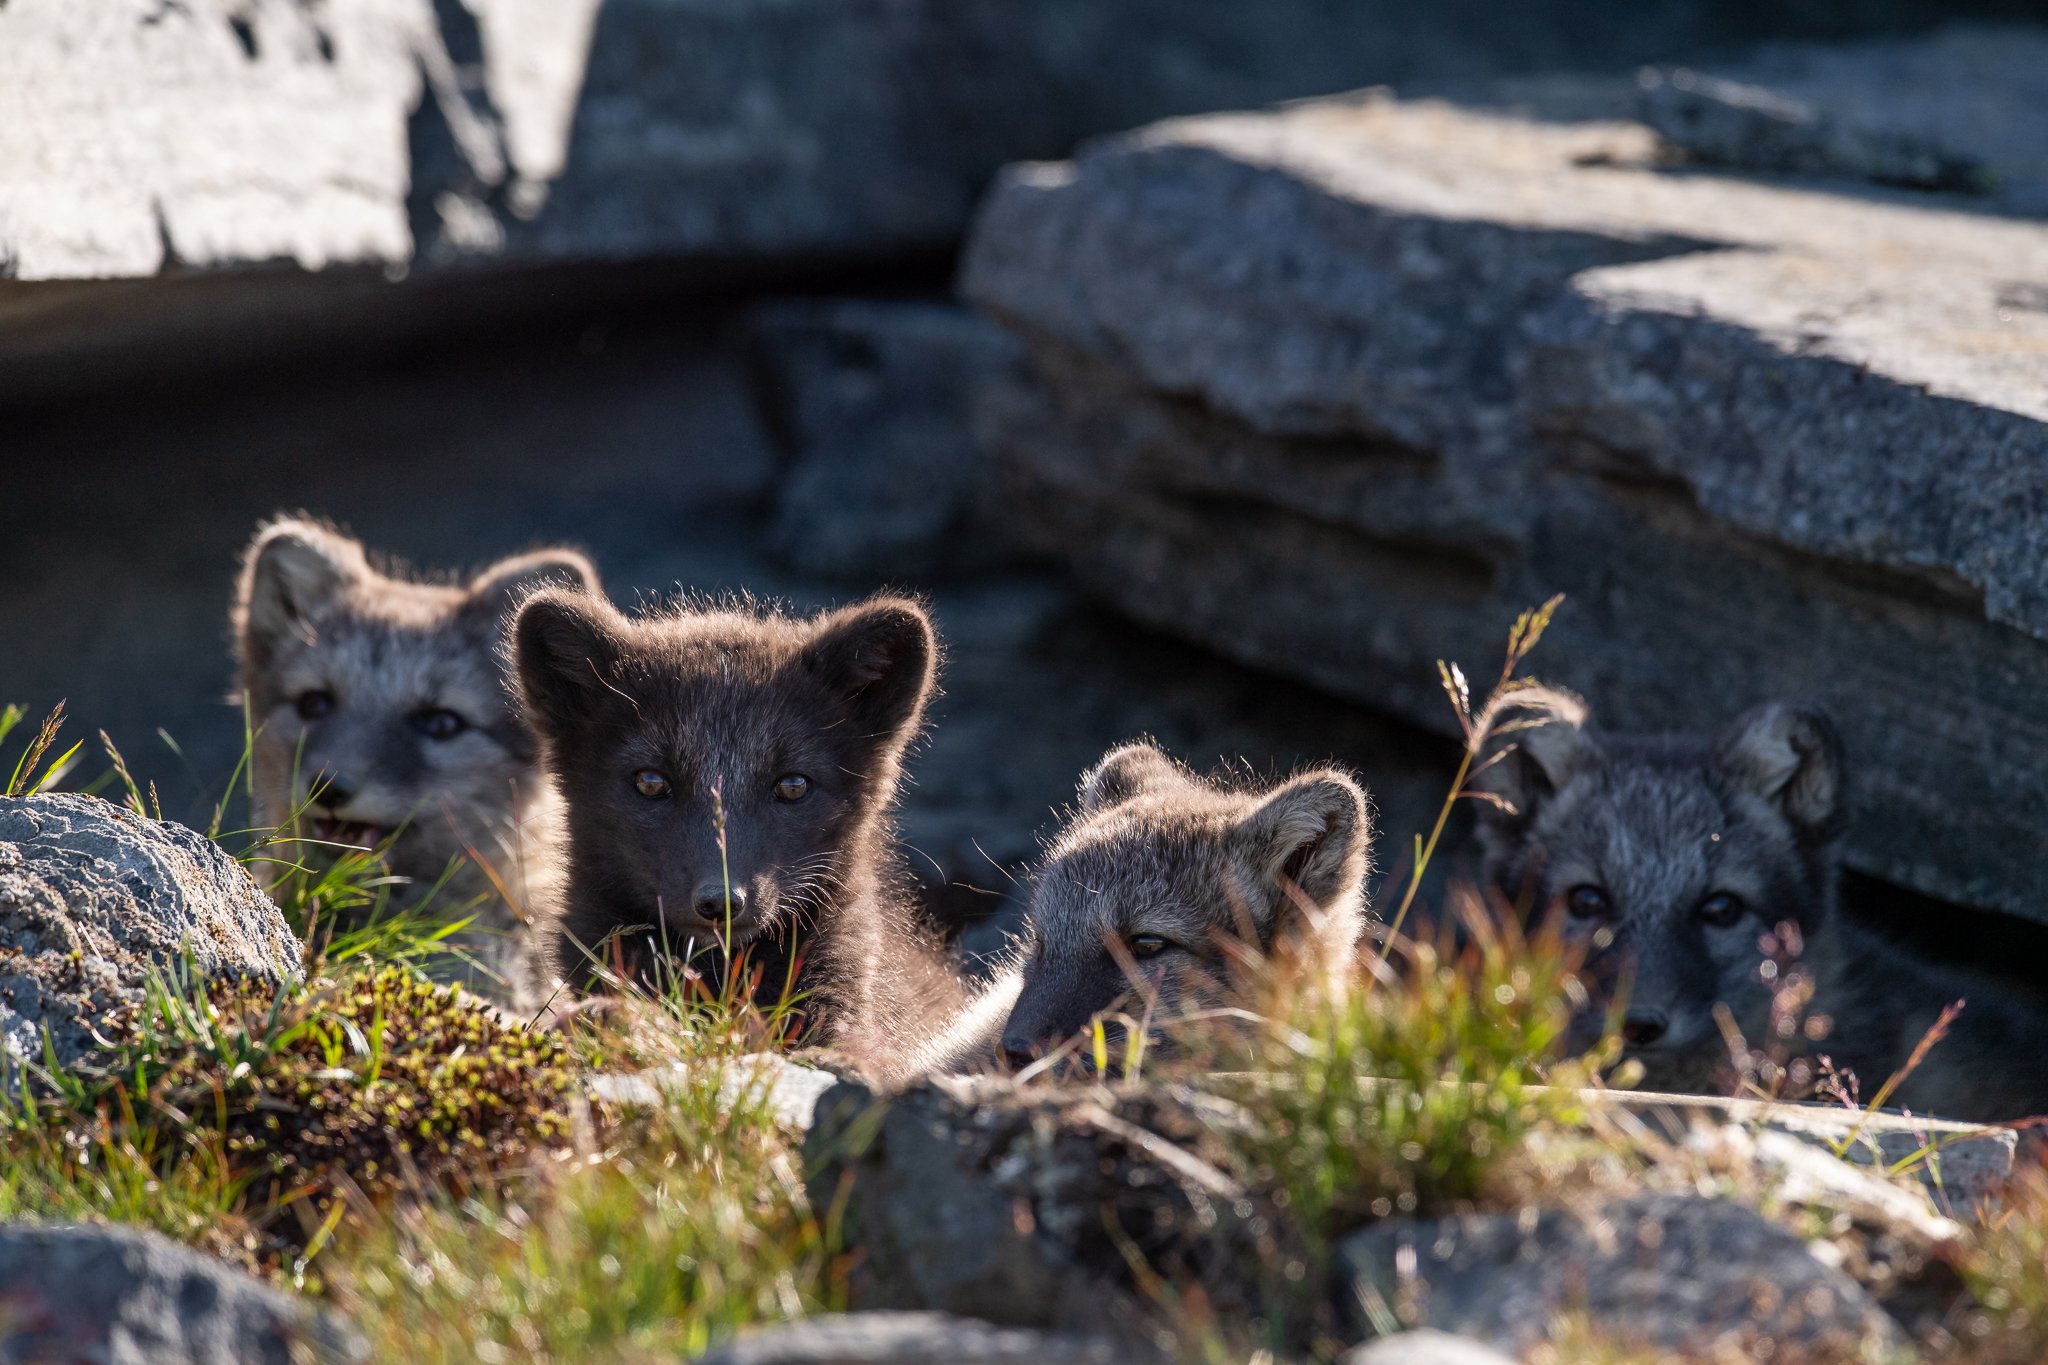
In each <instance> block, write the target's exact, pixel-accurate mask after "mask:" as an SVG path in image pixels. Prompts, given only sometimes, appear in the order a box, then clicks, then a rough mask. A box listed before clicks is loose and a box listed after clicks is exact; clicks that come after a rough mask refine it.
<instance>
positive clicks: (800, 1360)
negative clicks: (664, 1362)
mask: <svg viewBox="0 0 2048 1365" xmlns="http://www.w3.org/2000/svg"><path fill="white" fill-rule="evenodd" d="M1129 1358H1130V1357H1129V1356H1128V1355H1126V1354H1124V1352H1123V1351H1122V1350H1121V1349H1120V1348H1119V1347H1117V1346H1116V1345H1114V1344H1112V1343H1110V1342H1107V1341H1103V1340H1099V1339H1091V1338H1088V1337H1080V1336H1069V1335H1063V1334H1059V1333H1052V1332H1034V1331H1030V1330H1028V1329H1025V1328H1020V1327H995V1326H991V1325H990V1324H988V1323H986V1322H978V1321H976V1320H975V1319H973V1318H956V1317H949V1316H947V1315H946V1314H944V1313H833V1314H827V1315H825V1316H823V1317H817V1318H809V1319H806V1320H805V1321H802V1322H792V1323H789V1324H787V1325H785V1326H781V1327H764V1328H761V1329H760V1330H758V1331H753V1332H747V1333H745V1334H743V1335H741V1336H740V1337H739V1338H737V1339H736V1340H734V1341H732V1342H729V1343H728V1344H726V1345H724V1346H721V1347H719V1348H718V1349H717V1350H715V1351H712V1352H710V1353H709V1354H708V1355H704V1356H700V1357H699V1358H698V1359H699V1361H700V1362H701V1365H954V1362H958V1363H959V1365H1041V1362H1042V1365H1118V1362H1121V1361H1124V1360H1128V1359H1129Z"/></svg>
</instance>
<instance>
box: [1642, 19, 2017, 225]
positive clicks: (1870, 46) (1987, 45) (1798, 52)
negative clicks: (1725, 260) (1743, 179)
mask: <svg viewBox="0 0 2048 1365" xmlns="http://www.w3.org/2000/svg"><path fill="white" fill-rule="evenodd" d="M1642 87H1643V94H1642V97H1641V100H1640V102H1639V104H1638V112H1639V113H1640V114H1641V116H1642V118H1643V121H1644V122H1645V123H1647V124H1649V125H1650V126H1651V127H1652V128H1654V129H1656V130H1657V132H1658V133H1659V134H1660V135H1662V136H1663V138H1664V139H1665V141H1666V143H1667V144H1668V145H1669V146H1670V148H1671V149H1672V150H1673V151H1675V152H1677V153H1678V154H1679V156H1680V158H1681V159H1682V160H1683V161H1687V162H1692V163H1696V164H1699V165H1704V166H1710V167H1718V168H1723V169H1729V170H1736V171H1766V172H1781V173H1793V174H1819V175H1835V176H1846V177H1851V178H1856V179H1863V180H1869V181H1872V182H1874V183H1877V184H1892V185H1903V186H1908V187H1915V188H1926V189H1946V190H1959V191H1965V192H1968V193H1970V194H1973V195H1977V196H1981V198H1982V206H1983V207H1986V208H1991V209H1996V210H1998V211H2001V212H2012V213H2024V214H2031V215H2033V216H2036V217H2040V216H2048V127H2044V126H2043V124H2042V121H2041V120H2040V119H2037V118H2024V117H2015V116H2014V110H2015V109H2016V108H2021V107H2028V106H2031V107H2034V108H2039V107H2040V106H2041V103H2042V102H2043V101H2044V100H2048V36H2044V34H2043V33H2042V32H2041V30H2039V29H2032V28H2023V27H2018V26H2013V27H2006V28H1992V27H1986V28H1974V27H1972V28H1953V29H1947V30H1943V31H1941V32H1938V33H1934V34H1929V35H1925V36H1917V37H1914V38H1910V39H1876V40H1870V41H1866V42H1861V43H1852V44H1841V45H1818V44H1775V45H1771V46H1767V47H1765V48H1762V49H1760V50H1758V51H1755V52H1752V53H1750V54H1748V55H1746V56H1744V57H1743V58H1741V59H1740V60H1739V61H1734V62H1727V63H1722V64H1717V65H1714V66H1711V67H1708V68H1705V69H1701V70H1685V69H1682V68H1681V69H1677V70H1661V71H1649V72H1645V73H1644V76H1643V80H1642Z"/></svg>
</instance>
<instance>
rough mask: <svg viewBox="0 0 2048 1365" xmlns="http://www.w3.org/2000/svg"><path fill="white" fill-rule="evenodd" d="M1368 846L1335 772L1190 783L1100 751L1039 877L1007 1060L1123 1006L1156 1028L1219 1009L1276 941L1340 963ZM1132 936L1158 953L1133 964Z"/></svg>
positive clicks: (1144, 755)
mask: <svg viewBox="0 0 2048 1365" xmlns="http://www.w3.org/2000/svg"><path fill="white" fill-rule="evenodd" d="M1371 848H1372V812H1371V806H1370V803H1369V802H1368V800H1367V798H1366V795H1365V793H1364V792H1363V791H1362V790H1361V789H1360V788H1359V786H1358V784H1357V783H1356V782H1354V781H1353V780H1352V779H1351V778H1350V777H1349V776H1348V775H1346V774H1344V773H1342V772H1339V771H1337V770H1335V769H1320V770H1317V771H1313V772H1305V773H1301V774H1299V775H1297V776H1295V777H1292V778H1289V779H1287V780H1285V781H1283V782H1280V783H1277V784H1275V785H1273V786H1272V787H1270V788H1266V789H1253V788H1248V787H1234V786H1231V785H1228V784H1225V783H1220V782H1212V781H1208V780H1205V779H1203V778H1201V777H1197V776H1196V775H1195V774H1194V773H1192V772H1190V771H1188V770H1187V769H1186V768H1184V767H1182V766H1181V765H1179V764H1177V763H1175V762H1174V761H1173V760H1172V759H1170V758H1168V757H1167V756H1166V755H1165V754H1163V753H1161V752H1160V751H1159V750H1158V749H1157V748H1155V747H1154V746H1152V745H1150V744H1145V743H1140V744H1129V745H1125V746H1123V747H1122V748H1119V749H1116V750H1113V751H1111V752H1110V753H1109V754H1108V755H1106V756H1105V757H1104V758H1103V759H1102V761H1101V762H1100V763H1098V764H1097V765H1096V766H1095V767H1094V768H1093V769H1091V770H1090V771H1089V772H1088V774H1087V775H1086V776H1084V777H1083V778H1082V780H1081V786H1080V794H1079V803H1078V809H1077V811H1076V813H1075V816H1074V818H1073V820H1072V821H1071V822H1070V823H1069V824H1068V825H1067V827H1066V828H1065V829H1064V830H1063V831H1061V833H1060V835H1059V837H1058V838H1057V839H1056V840H1055V841H1054V842H1053V844H1052V846H1051V848H1050V849H1048V851H1047V853H1046V856H1045V858H1044V859H1043V861H1042V863H1041V865H1040V867H1039V869H1038V871H1037V873H1036V875H1035V880H1034V884H1033V888H1032V896H1031V913H1030V934H1029V939H1028V943H1027V945H1026V949H1025V956H1024V959H1023V964H1022V974H1023V982H1022V990H1021V992H1020V994H1019V996H1018V999H1017V1003H1016V1005H1015V1007H1014V1008H1013V1010H1012V1011H1011V1014H1010V1017H1009V1021H1008V1023H1007V1024H1006V1025H1005V1026H1004V1029H1003V1045H1002V1046H1003V1051H1004V1053H1005V1055H1006V1056H1007V1057H1008V1058H1009V1059H1010V1060H1011V1062H1012V1064H1013V1065H1014V1064H1021V1063H1023V1062H1024V1061H1026V1060H1027V1059H1028V1058H1029V1057H1031V1056H1033V1055H1040V1054H1043V1053H1044V1052H1046V1051H1047V1050H1049V1049H1051V1048H1052V1047H1055V1046H1057V1045H1058V1044H1059V1043H1060V1042H1062V1041H1064V1040H1065V1039H1066V1038H1068V1037H1071V1036H1072V1035H1073V1034H1074V1033H1076V1032H1077V1031H1078V1030H1080V1029H1081V1028H1083V1027H1084V1026H1086V1025H1087V1023H1088V1022H1089V1020H1090V1019H1091V1018H1092V1017H1094V1016H1095V1015H1097V1014H1099V1013H1101V1012H1103V1011H1106V1010H1110V1009H1112V1008H1113V1007H1116V1006H1117V1005H1118V1004H1119V1003H1120V1002H1124V1001H1126V1000H1127V999H1128V1000H1129V1012H1130V1013H1131V1014H1133V1015H1134V1016H1142V1014H1143V1012H1144V1011H1146V1010H1148V1009H1149V1010H1150V1011H1151V1013H1152V1016H1153V1017H1154V1018H1156V1019H1161V1020H1166V1019H1172V1018H1175V1017H1179V1016H1182V1015H1184V1014H1186V1013H1188V1012H1192V1011H1199V1010H1202V1009H1206V1008H1210V1007H1213V1006H1215V1005H1219V1004H1222V1003H1223V1002H1224V1001H1225V1000H1227V999H1228V998H1229V997H1230V993H1231V989H1232V987H1233V986H1234V985H1236V984H1241V980H1240V979H1241V975H1242V974H1241V970H1240V968H1241V966H1242V964H1243V963H1244V962H1245V961H1246V960H1248V959H1249V958H1256V957H1263V956H1264V955H1266V954H1268V953H1270V952H1272V951H1273V950H1274V949H1275V948H1276V946H1278V945H1279V944H1280V943H1281V942H1282V941H1283V940H1291V941H1295V942H1298V943H1300V944H1302V945H1304V946H1306V947H1308V948H1309V949H1310V950H1311V951H1312V952H1313V953H1314V954H1315V955H1317V956H1318V957H1320V958H1321V959H1322V960H1324V961H1326V962H1330V963H1341V962H1344V961H1347V960H1348V958H1349V956H1350V954H1351V952H1352V951H1353V949H1354V947H1355V945H1356V943H1357V941H1358V937H1359V935H1360V934H1361V933H1362V932H1363V930H1364V928H1365V921H1366V908H1365V889H1364V888H1365V877H1366V873H1367V872H1368V870H1369V869H1370V860H1371ZM1144 936H1157V937H1158V938H1160V939H1163V940H1164V941H1165V942H1166V944H1167V945H1168V946H1167V947H1166V948H1165V949H1164V950H1163V951H1160V952H1158V953H1157V954H1156V955H1155V956H1149V957H1142V958H1141V957H1140V956H1139V955H1138V953H1137V952H1134V950H1133V946H1132V945H1133V944H1134V943H1135V942H1137V941H1139V940H1140V939H1141V938H1143V937H1144ZM1113 1031H1114V1030H1113Z"/></svg>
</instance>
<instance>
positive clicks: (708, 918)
mask: <svg viewBox="0 0 2048 1365" xmlns="http://www.w3.org/2000/svg"><path fill="white" fill-rule="evenodd" d="M728 907H730V909H729V910H728ZM690 908H691V909H692V910H694V911H696V912H697V918H698V919H700V920H703V921H704V922H705V923H706V924H723V923H725V921H726V917H727V915H728V914H730V915H731V917H732V919H733V920H734V921H739V920H743V919H745V918H746V917H747V888H745V887H744V886H727V885H726V884H725V883H724V882H706V883H704V884H703V885H702V886H700V887H698V888H697V896H696V899H695V900H694V901H692V902H691V905H690Z"/></svg>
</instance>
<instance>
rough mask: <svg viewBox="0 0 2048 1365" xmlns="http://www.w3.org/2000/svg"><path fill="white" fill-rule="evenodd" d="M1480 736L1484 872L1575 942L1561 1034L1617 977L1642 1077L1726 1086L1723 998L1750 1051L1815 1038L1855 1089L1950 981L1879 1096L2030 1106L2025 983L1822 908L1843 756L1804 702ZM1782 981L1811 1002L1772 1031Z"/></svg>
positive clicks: (1843, 786) (1809, 1044)
mask: <svg viewBox="0 0 2048 1365" xmlns="http://www.w3.org/2000/svg"><path fill="white" fill-rule="evenodd" d="M1496 752H1497V754H1498V757H1496V758H1494V759H1493V761H1492V762H1491V763H1490V764H1489V765H1488V766H1486V767H1485V768H1484V769H1483V770H1482V771H1481V773H1480V776H1479V778H1478V786H1479V787H1480V789H1481V790H1482V791H1483V792H1484V793H1485V794H1486V796H1487V798H1488V799H1487V800H1486V802H1485V804H1484V805H1483V806H1482V809H1481V817H1480V828H1479V837H1480V843H1481V848H1482V852H1483V858H1484V872H1483V875H1484V878H1485V880H1486V881H1487V882H1489V883H1490V884H1491V885H1492V887H1493V888H1495V889H1496V890H1497V891H1498V893H1499V894H1500V895H1501V896H1503V897H1504V898H1506V899H1507V901H1508V902H1509V903H1511V904H1514V905H1516V906H1519V907H1521V908H1522V911H1523V913H1524V914H1525V915H1526V916H1527V917H1528V918H1530V919H1531V920H1541V921H1546V922H1549V923H1553V924H1556V925H1558V926H1559V927H1560V930H1561V935H1562V937H1563V939H1564V941H1565V943H1566V944H1567V945H1569V946H1571V947H1575V948H1576V949H1577V951H1579V952H1581V953H1583V954H1584V955H1585V970H1584V972H1583V973H1582V977H1583V979H1584V980H1585V982H1586V984H1587V985H1588V986H1589V987H1590V999H1589V1002H1588V1004H1587V1005H1586V1007H1585V1008H1584V1009H1583V1010H1582V1011H1581V1013H1580V1017H1579V1020H1578V1022H1577V1025H1576V1026H1575V1029H1574V1041H1576V1042H1578V1043H1579V1044H1580V1045H1582V1046H1583V1045H1589V1044H1590V1043H1591V1042H1592V1041H1594V1040H1595V1039H1596V1038H1597V1036H1598V1035H1599V1033H1600V1031H1601V1028H1602V1026H1603V1023H1604V1020H1605V1018H1606V1016H1607V1014H1608V1013H1609V1011H1610V1009H1611V1008H1613V1007H1614V1005H1615V1002H1616V1001H1617V999H1622V998H1624V993H1625V1010H1624V1013H1623V1017H1622V1022H1621V1033H1622V1042H1623V1047H1624V1055H1625V1056H1626V1057H1628V1058H1631V1059H1633V1060H1635V1061H1637V1062H1639V1063H1640V1064H1641V1065H1642V1067H1643V1084H1644V1085H1645V1086H1647V1087H1649V1088H1652V1089H1661V1090H1677V1091H1704V1092H1715V1091H1724V1090H1725V1089H1726V1088H1727V1087H1728V1085H1729V1084H1730V1082H1731V1080H1732V1078H1733V1067H1732V1065H1731V1051H1730V1048H1729V1046H1728V1043H1727V1040H1726V1038H1725V1036H1724V1033H1723V1030H1722V1027H1721V1019H1720V1018H1719V1017H1717V1015H1721V1014H1725V1017H1726V1018H1727V1019H1728V1020H1729V1021H1731V1022H1732V1023H1733V1025H1734V1026H1735V1028H1736V1029H1737V1030H1738V1031H1739V1032H1740V1034H1741V1036H1742V1038H1743V1039H1744V1040H1746V1042H1747V1045H1748V1046H1749V1047H1750V1048H1753V1049H1756V1050H1758V1051H1761V1052H1763V1053H1765V1054H1766V1055H1769V1054H1770V1053H1771V1052H1773V1051H1778V1052H1781V1053H1783V1054H1784V1055H1785V1056H1786V1057H1787V1059H1788V1061H1789V1059H1791V1058H1795V1057H1803V1058H1806V1059H1808V1061H1809V1063H1810V1064H1811V1065H1810V1066H1809V1069H1810V1070H1814V1071H1817V1070H1818V1068H1817V1062H1818V1059H1819V1058H1820V1057H1822V1056H1825V1057H1826V1058H1828V1060H1829V1061H1830V1063H1831V1064H1832V1065H1833V1066H1835V1067H1836V1068H1837V1069H1839V1070H1843V1071H1846V1072H1847V1073H1849V1074H1851V1075H1853V1077H1854V1078H1855V1081H1856V1084H1857V1088H1858V1090H1859V1091H1860V1094H1861V1096H1862V1098H1863V1099H1864V1100H1865V1101H1866V1102H1867V1101H1868V1100H1869V1099H1870V1098H1871V1097H1872V1096H1873V1095H1874V1094H1875V1093H1876V1091H1877V1090H1878V1088H1879V1087H1880V1086H1881V1085H1882V1084H1883V1083H1884V1082H1885V1081H1886V1079H1887V1078H1888V1077H1890V1076H1891V1075H1892V1074H1893V1073H1894V1072H1896V1071H1898V1070H1899V1069H1900V1068H1902V1067H1903V1066H1904V1065H1905V1064H1906V1062H1907V1059H1908V1058H1909V1057H1910V1056H1911V1054H1912V1052H1913V1049H1914V1048H1915V1047H1916V1046H1917V1045H1918V1044H1919V1043H1920V1041H1921V1039H1922V1038H1923V1037H1924V1036H1925V1035H1926V1033H1927V1031H1928V1029H1930V1028H1931V1027H1932V1026H1933V1025H1934V1024H1935V1021H1936V1020H1937V1019H1938V1018H1939V1017H1940V1015H1941V1013H1942V1011H1943V1009H1944V1008H1945V1007H1947V1006H1948V1005H1949V1004H1951V1003H1952V1002H1955V1001H1958V1000H1962V1001H1964V1002H1965V1004H1964V1007H1963V1010H1962V1013H1961V1014H1960V1015H1959V1016H1958V1017H1957V1018H1956V1020H1955V1023H1954V1026H1953V1028H1952V1029H1951V1031H1950V1033H1949V1035H1948V1037H1947V1038H1946V1040H1945V1041H1943V1042H1941V1043H1939V1044H1938V1045H1936V1046H1935V1047H1934V1048H1933V1049H1932V1051H1931V1052H1930V1053H1929V1054H1928V1055H1927V1059H1926V1061H1925V1062H1924V1063H1923V1064H1922V1065H1921V1066H1920V1067H1918V1068H1917V1069H1916V1070H1914V1071H1913V1072H1912V1074H1911V1075H1909V1076H1908V1077H1907V1078H1906V1080H1905V1081H1904V1083H1903V1084H1902V1085H1901V1086H1900V1087H1899V1088H1898V1090H1897V1091H1896V1093H1895V1094H1894V1096H1893V1098H1892V1101H1891V1102H1892V1103H1893V1104H1897V1105H1904V1106H1906V1107H1908V1108H1912V1109H1914V1110H1917V1111H1919V1112H1923V1113H1936V1114H1940V1115H1942V1116H1944V1117H1950V1118H1958V1119H1971V1120H1998V1119H2011V1118H2017V1117H2021V1116H2024V1115H2029V1114H2034V1113H2038V1112H2041V1111H2042V1110H2044V1109H2048V1020H2044V1019H2043V1018H2042V1016H2041V1015H2040V1014H2039V1012H2038V1011H2037V1010H2036V1009H2035V1008H2034V1007H2032V1006H2031V1004H2030V1003H2028V1002H2026V1001H2023V1000H2018V999H2015V998H2012V996H2011V995H2010V993H2009V992H2000V991H1998V990H1997V989H1996V988H1995V987H1994V986H1993V985H1992V984H1991V983H1990V982H1989V981H1988V980H1985V979H1982V978H1977V977H1972V976H1968V975H1965V974H1963V973H1961V972H1957V971H1951V970H1947V969H1944V968H1941V967H1939V966H1936V965H1933V964H1929V963H1926V962H1922V961H1917V960H1914V959H1912V958H1910V957H1908V956H1907V955H1906V954H1905V953H1903V952H1901V951H1900V950H1898V949H1896V948H1894V947H1893V946H1891V945H1890V944H1888V943H1886V942H1885V941H1883V940H1882V939H1880V938H1878V937H1877V936H1875V935H1873V934H1871V933H1870V932H1868V931H1866V930H1864V929H1862V928H1861V927H1859V926H1858V925H1856V924H1854V923H1851V922H1849V921H1847V920H1845V919H1844V918H1843V917H1842V915H1841V913H1840V911H1839V908H1838V905H1837V898H1838V897H1837V883H1838V879H1839V873H1838V861H1839V857H1840V839H1841V834H1842V831H1843V828H1844V825H1845V823H1846V819H1847V812H1848V806H1847V802H1846V791H1847V774H1846V762H1845V759H1844V755H1843V750H1842V744H1841V740H1840V738H1839V736H1838V735H1837V733H1836V730H1835V727H1834V725H1833V723H1832V722H1831V721H1830V720H1829V718H1828V716H1827V715H1826V714H1825V713H1824V712H1823V711H1821V710H1820V709H1818V708H1816V707H1812V706H1806V705H1800V704H1797V703H1792V702H1784V701H1778V702H1771V703H1767V704H1765V705H1762V706H1759V707H1757V708H1755V709H1754V710H1751V711H1749V712H1748V713H1746V714H1745V715H1743V716H1741V717H1740V718H1739V719H1737V720H1736V721H1735V722H1734V723H1733V724H1732V725H1730V726H1728V727H1727V728H1726V729H1725V730H1723V731H1721V732H1720V733H1719V734H1690V733H1688V734H1663V735H1618V734H1598V733H1595V732H1594V731H1593V730H1591V729H1590V728H1589V727H1588V726H1587V724H1586V716H1585V711H1584V708H1583V707H1581V706H1576V705H1571V706H1567V707H1564V708H1562V709H1561V710H1560V711H1558V712H1557V713H1556V715H1555V716H1554V718H1553V719H1552V720H1551V722H1550V723H1548V724H1543V725H1540V726H1538V727H1536V728H1532V729H1526V730H1521V731H1519V732H1517V733H1515V734H1512V735H1510V736H1507V737H1506V738H1505V741H1504V742H1503V743H1502V744H1501V745H1500V746H1499V748H1498V749H1497V750H1496ZM1801 981H1803V982H1804V983H1806V984H1807V985H1809V986H1810V988H1811V992H1812V995H1811V1000H1810V1002H1809V1003H1808V1004H1807V1005H1806V1007H1805V1009H1804V1017H1803V1018H1801V1019H1796V1020H1793V1021H1792V1022H1793V1025H1794V1026H1793V1027H1791V1029H1790V1036H1789V1037H1780V1036H1778V1031H1779V1025H1778V1023H1777V1020H1778V1019H1783V1018H1785V1017H1787V1016H1786V1013H1785V1010H1784V1008H1783V1005H1784V1003H1785V1002H1784V997H1782V996H1781V994H1780V993H1781V992H1783V991H1785V990H1787V989H1788V987H1789V986H1793V985H1795V984H1797V983H1799V982H1801ZM1774 1003H1776V1004H1777V1005H1778V1006H1779V1008H1778V1010H1777V1013H1776V1015H1775V1016H1774V1009H1773V1007H1774ZM1807 1021H1814V1023H1815V1029H1814V1031H1815V1032H1819V1033H1820V1034H1821V1036H1820V1037H1814V1036H1812V1034H1811V1033H1809V1031H1808V1027H1807Z"/></svg>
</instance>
